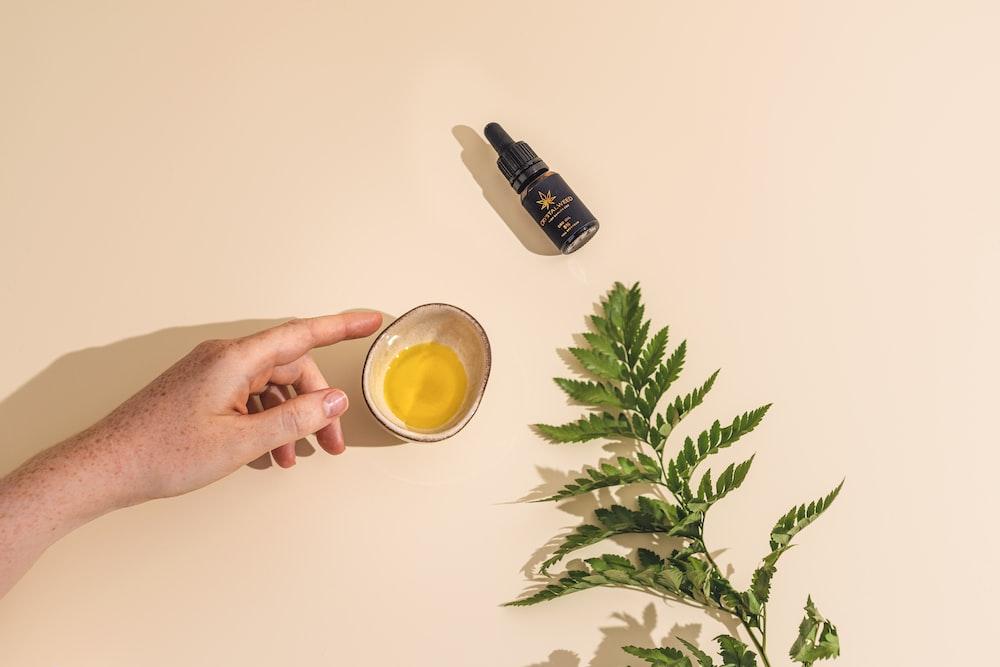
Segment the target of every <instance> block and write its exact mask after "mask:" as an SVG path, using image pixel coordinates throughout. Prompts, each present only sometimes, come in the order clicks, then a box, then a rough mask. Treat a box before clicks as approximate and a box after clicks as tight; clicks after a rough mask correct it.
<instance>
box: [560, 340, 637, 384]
mask: <svg viewBox="0 0 1000 667" xmlns="http://www.w3.org/2000/svg"><path fill="white" fill-rule="evenodd" d="M569 351H570V354H572V355H573V356H574V357H576V360H577V361H579V362H580V365H581V366H583V367H584V369H586V370H587V372H589V373H592V374H593V375H596V376H597V377H599V378H602V379H604V380H611V381H612V382H618V381H620V380H622V379H623V378H624V373H625V367H624V366H623V365H622V363H621V362H620V361H619V360H618V359H615V358H614V357H610V356H608V355H607V354H604V353H603V352H598V351H596V350H593V349H589V348H585V347H571V348H569Z"/></svg>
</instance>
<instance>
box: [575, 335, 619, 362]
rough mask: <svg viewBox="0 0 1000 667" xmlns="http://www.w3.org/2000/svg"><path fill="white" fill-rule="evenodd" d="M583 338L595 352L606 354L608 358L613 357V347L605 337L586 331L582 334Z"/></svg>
mask: <svg viewBox="0 0 1000 667" xmlns="http://www.w3.org/2000/svg"><path fill="white" fill-rule="evenodd" d="M583 338H584V340H586V341H587V342H588V343H589V344H590V347H592V348H594V351H595V352H600V353H602V354H606V355H607V356H609V357H613V356H615V348H614V345H613V343H612V342H611V339H610V338H608V337H607V336H606V335H604V334H602V333H597V332H590V331H588V332H587V333H585V334H583Z"/></svg>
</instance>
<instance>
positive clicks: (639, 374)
mask: <svg viewBox="0 0 1000 667" xmlns="http://www.w3.org/2000/svg"><path fill="white" fill-rule="evenodd" d="M648 324H649V323H648V321H647V323H646V325H647V327H648ZM669 336H670V327H663V328H662V329H660V330H659V331H657V332H656V333H655V334H653V337H652V338H650V339H649V342H648V343H647V344H646V346H645V347H644V348H643V349H642V352H641V353H640V354H639V361H638V363H637V364H636V368H635V375H634V377H635V383H636V385H637V386H638V387H639V389H642V388H643V387H644V386H645V385H646V382H647V381H648V380H649V379H650V378H651V377H653V373H654V372H656V369H657V367H659V365H660V362H661V361H662V360H663V355H664V353H665V352H666V349H667V340H668V338H669Z"/></svg>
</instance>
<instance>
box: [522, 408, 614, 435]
mask: <svg viewBox="0 0 1000 667" xmlns="http://www.w3.org/2000/svg"><path fill="white" fill-rule="evenodd" d="M535 428H536V429H537V430H538V432H539V433H541V434H542V435H543V436H545V437H546V438H548V439H549V440H550V441H551V442H587V441H588V440H596V439H597V438H614V437H619V436H624V437H633V434H632V427H631V425H630V424H629V421H628V419H627V418H626V417H625V416H624V415H618V416H615V415H612V414H611V413H609V412H604V413H600V414H598V413H594V414H591V415H589V416H587V417H583V418H582V419H578V420H577V421H575V422H570V423H568V424H562V425H560V426H552V425H550V424H535Z"/></svg>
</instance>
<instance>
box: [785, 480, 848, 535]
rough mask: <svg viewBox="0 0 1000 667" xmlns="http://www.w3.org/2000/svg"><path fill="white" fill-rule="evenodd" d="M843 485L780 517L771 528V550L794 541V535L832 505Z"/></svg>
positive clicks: (842, 483)
mask: <svg viewBox="0 0 1000 667" xmlns="http://www.w3.org/2000/svg"><path fill="white" fill-rule="evenodd" d="M843 486H844V482H843V481H842V482H841V483H840V484H838V485H837V487H836V488H835V489H834V490H833V491H831V492H830V493H829V494H827V495H826V497H824V498H820V499H819V500H814V501H813V502H811V503H809V504H808V505H799V506H798V507H793V508H792V509H790V510H788V513H787V514H785V515H784V516H782V517H781V518H780V519H778V522H777V523H776V524H775V525H774V528H773V529H772V530H771V551H772V552H773V551H776V550H778V549H780V548H781V547H784V546H787V545H788V544H789V543H790V542H791V541H792V538H793V537H795V536H796V535H798V534H799V533H800V532H802V530H803V529H804V528H805V527H806V526H808V525H809V524H811V523H812V522H813V521H815V520H816V519H818V518H819V517H820V515H821V514H823V512H825V511H826V510H827V508H829V507H830V505H831V504H832V503H833V501H834V500H836V499H837V496H838V495H839V494H840V489H841V488H843Z"/></svg>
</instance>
